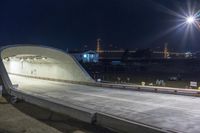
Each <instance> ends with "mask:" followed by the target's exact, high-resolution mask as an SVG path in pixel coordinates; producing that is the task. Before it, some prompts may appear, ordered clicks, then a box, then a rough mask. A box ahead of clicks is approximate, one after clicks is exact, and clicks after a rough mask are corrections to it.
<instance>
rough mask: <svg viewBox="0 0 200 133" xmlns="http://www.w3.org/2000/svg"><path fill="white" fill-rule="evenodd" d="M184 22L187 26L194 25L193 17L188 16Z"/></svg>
mask: <svg viewBox="0 0 200 133" xmlns="http://www.w3.org/2000/svg"><path fill="white" fill-rule="evenodd" d="M186 22H187V23H188V24H194V23H195V17H194V16H189V17H187V18H186Z"/></svg>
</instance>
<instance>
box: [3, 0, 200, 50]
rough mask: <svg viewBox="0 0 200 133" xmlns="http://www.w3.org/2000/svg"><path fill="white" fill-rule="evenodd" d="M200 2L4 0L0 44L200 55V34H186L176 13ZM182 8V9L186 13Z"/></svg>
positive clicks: (183, 0)
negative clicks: (166, 49) (165, 50)
mask: <svg viewBox="0 0 200 133" xmlns="http://www.w3.org/2000/svg"><path fill="white" fill-rule="evenodd" d="M199 5H200V1H199V0H196V1H195V0H190V1H188V0H1V1H0V44H1V45H8V44H22V43H26V44H41V45H48V46H53V47H57V48H61V49H63V50H66V49H67V48H68V49H69V50H72V49H83V47H84V45H88V47H89V48H90V49H94V48H95V47H96V39H97V38H101V39H102V47H103V48H104V49H108V47H109V45H111V44H112V45H113V47H116V48H118V49H119V48H123V49H127V48H128V49H135V48H152V49H162V48H163V47H164V43H165V42H167V43H168V44H169V48H170V49H171V50H176V51H188V50H191V51H200V30H199V31H198V30H197V29H195V28H194V29H193V30H192V31H190V32H189V33H188V34H187V35H185V37H184V34H185V31H186V28H184V27H181V28H179V29H176V30H173V31H171V32H169V33H168V34H164V33H165V32H166V31H167V30H169V29H170V28H172V27H174V26H176V25H177V24H179V23H180V21H179V18H178V17H177V16H174V15H172V13H171V12H170V11H169V9H170V10H173V11H175V12H177V13H180V14H182V15H183V10H184V11H185V12H186V13H187V12H188V7H192V9H195V11H198V8H199V9H200V6H199ZM182 9H183V10H182Z"/></svg>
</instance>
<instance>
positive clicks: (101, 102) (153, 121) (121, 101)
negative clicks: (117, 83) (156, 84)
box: [10, 75, 200, 133]
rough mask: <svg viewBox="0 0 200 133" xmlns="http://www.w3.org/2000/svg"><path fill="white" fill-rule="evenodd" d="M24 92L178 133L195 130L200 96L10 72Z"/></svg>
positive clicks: (196, 131)
mask: <svg viewBox="0 0 200 133" xmlns="http://www.w3.org/2000/svg"><path fill="white" fill-rule="evenodd" d="M10 78H11V81H12V83H13V84H19V87H18V89H20V90H22V91H24V92H25V93H28V94H34V95H40V96H43V97H48V98H52V99H53V100H56V101H59V102H60V103H62V104H68V103H70V104H73V105H77V106H80V107H83V108H87V109H91V110H94V111H96V112H102V113H106V114H110V115H114V116H117V117H120V118H125V119H127V120H130V121H136V122H140V123H144V124H146V125H151V126H153V127H159V128H163V129H165V130H169V131H177V132H181V133H184V132H185V133H199V131H200V126H199V124H200V104H199V103H200V98H198V97H189V96H181V95H170V94H157V93H151V92H137V91H129V90H119V89H116V90H115V89H109V88H100V87H92V86H84V85H75V84H69V83H61V82H54V81H47V80H39V79H33V78H25V77H20V76H14V75H10Z"/></svg>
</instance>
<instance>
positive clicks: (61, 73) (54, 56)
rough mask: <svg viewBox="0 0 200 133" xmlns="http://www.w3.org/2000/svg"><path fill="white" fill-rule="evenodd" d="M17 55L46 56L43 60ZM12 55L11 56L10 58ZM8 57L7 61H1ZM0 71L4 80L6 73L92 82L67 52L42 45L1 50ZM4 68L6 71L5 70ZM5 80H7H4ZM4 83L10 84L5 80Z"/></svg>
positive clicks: (6, 76) (6, 78) (7, 77)
mask: <svg viewBox="0 0 200 133" xmlns="http://www.w3.org/2000/svg"><path fill="white" fill-rule="evenodd" d="M17 55H36V56H41V57H47V59H46V60H45V61H42V60H41V59H40V61H23V62H21V61H20V60H19V58H18V59H17V58H15V57H16V56H17ZM10 57H12V58H10ZM5 58H10V60H9V61H3V59H5ZM1 64H3V66H2V65H1V68H0V71H1V74H3V76H2V77H3V79H4V80H5V81H4V82H7V81H8V79H9V76H8V73H14V74H21V75H26V76H38V77H44V78H52V79H61V80H71V81H81V82H94V81H93V79H92V78H91V77H90V76H89V75H88V73H87V72H86V71H85V70H84V69H83V68H82V67H81V66H80V64H79V63H78V62H77V61H76V60H75V59H74V58H73V57H72V56H70V55H69V54H67V53H64V52H62V51H59V50H56V49H53V48H48V47H42V46H10V47H8V48H4V49H2V50H1ZM5 70H6V72H5ZM6 80H7V81H6ZM6 84H10V83H9V82H7V83H6Z"/></svg>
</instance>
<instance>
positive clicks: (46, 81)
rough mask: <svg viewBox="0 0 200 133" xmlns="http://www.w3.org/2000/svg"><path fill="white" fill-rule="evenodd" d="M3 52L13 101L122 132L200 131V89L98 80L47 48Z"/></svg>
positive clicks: (0, 68) (1, 62) (1, 65)
mask: <svg viewBox="0 0 200 133" xmlns="http://www.w3.org/2000/svg"><path fill="white" fill-rule="evenodd" d="M0 56H1V58H0V72H1V78H2V81H3V85H4V88H3V89H4V92H5V93H7V94H9V95H10V96H11V97H13V98H14V99H16V98H17V99H22V100H25V101H27V102H30V103H32V104H35V105H38V106H42V107H44V108H47V109H49V110H51V111H55V112H58V113H62V114H65V115H69V116H71V117H73V118H76V119H78V120H81V121H84V122H87V123H91V124H96V125H100V126H103V127H107V128H110V129H113V130H116V131H118V132H127V133H133V132H145V133H157V132H159V133H161V132H173V133H174V132H177V133H178V132H181V133H198V132H199V131H200V126H199V123H200V112H199V110H200V104H199V103H200V98H199V97H194V96H199V94H200V92H199V91H197V90H194V91H191V90H185V89H174V88H161V87H144V86H136V85H123V84H108V83H97V82H95V81H94V80H93V79H92V78H91V77H90V76H89V75H88V73H87V72H86V71H85V70H84V69H83V68H82V67H81V65H80V64H79V63H78V62H77V61H76V60H75V59H74V58H73V57H72V56H71V55H69V54H67V53H65V52H63V51H60V50H58V49H54V48H50V47H46V46H34V45H13V46H7V47H3V48H1V50H0ZM142 90H143V91H142ZM152 91H154V92H157V93H153V92H152ZM158 92H164V93H167V94H164V93H158ZM169 93H173V94H169ZM174 94H176V95H174ZM177 94H184V95H192V96H183V95H177Z"/></svg>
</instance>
